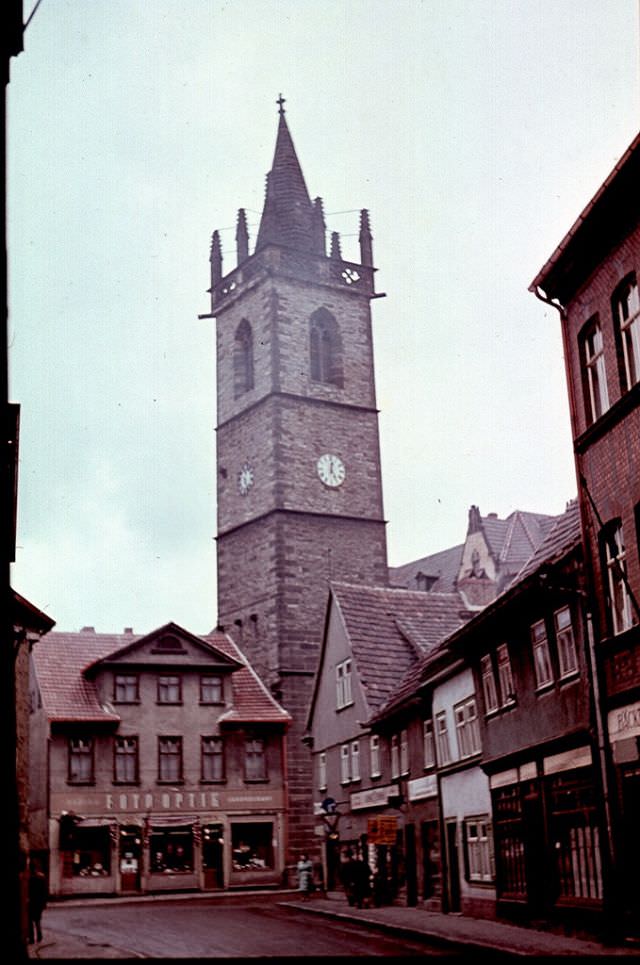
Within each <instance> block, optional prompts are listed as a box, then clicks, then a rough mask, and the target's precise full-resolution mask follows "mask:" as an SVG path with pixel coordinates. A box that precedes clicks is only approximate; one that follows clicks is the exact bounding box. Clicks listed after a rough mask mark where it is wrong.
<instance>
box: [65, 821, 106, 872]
mask: <svg viewBox="0 0 640 965" xmlns="http://www.w3.org/2000/svg"><path fill="white" fill-rule="evenodd" d="M69 859H70V860H69ZM63 874H64V876H65V877H80V878H104V877H106V876H107V875H109V874H111V834H110V829H109V826H108V825H102V826H101V827H98V828H82V827H76V829H75V831H74V835H73V850H72V851H71V852H69V853H68V854H67V855H65V860H64V862H63Z"/></svg>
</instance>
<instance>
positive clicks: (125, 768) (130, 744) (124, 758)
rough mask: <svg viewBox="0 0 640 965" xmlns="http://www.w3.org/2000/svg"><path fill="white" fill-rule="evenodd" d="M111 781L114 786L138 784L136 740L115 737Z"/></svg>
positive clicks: (133, 738) (134, 738)
mask: <svg viewBox="0 0 640 965" xmlns="http://www.w3.org/2000/svg"><path fill="white" fill-rule="evenodd" d="M113 750H114V761H113V780H114V783H115V784H137V782H138V738H137V737H116V738H115V739H114V747H113Z"/></svg>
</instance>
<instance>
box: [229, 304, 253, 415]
mask: <svg viewBox="0 0 640 965" xmlns="http://www.w3.org/2000/svg"><path fill="white" fill-rule="evenodd" d="M252 388H253V333H252V331H251V325H249V322H248V321H247V320H246V318H243V319H242V321H241V322H240V324H239V325H238V328H237V329H236V334H235V339H234V344H233V392H234V396H235V398H236V399H237V398H238V396H240V395H243V394H244V393H245V392H248V391H249V389H252Z"/></svg>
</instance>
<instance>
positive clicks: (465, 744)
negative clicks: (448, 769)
mask: <svg viewBox="0 0 640 965" xmlns="http://www.w3.org/2000/svg"><path fill="white" fill-rule="evenodd" d="M453 718H454V720H455V722H456V736H457V738H458V752H459V754H460V757H472V756H473V755H474V754H478V753H479V752H480V749H481V748H480V727H479V724H478V711H477V708H476V699H475V697H468V698H467V699H466V700H462V701H460V703H459V704H456V705H455V707H454V708H453Z"/></svg>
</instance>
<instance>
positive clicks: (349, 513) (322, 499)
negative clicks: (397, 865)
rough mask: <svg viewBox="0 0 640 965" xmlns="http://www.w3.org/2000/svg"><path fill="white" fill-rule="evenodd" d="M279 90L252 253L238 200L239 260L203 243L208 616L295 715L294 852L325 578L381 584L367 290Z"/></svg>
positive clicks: (363, 236)
mask: <svg viewBox="0 0 640 965" xmlns="http://www.w3.org/2000/svg"><path fill="white" fill-rule="evenodd" d="M283 103H284V102H283V101H282V100H281V101H280V117H279V124H278V134H277V140H276V147H275V153H274V158H273V163H272V166H271V170H270V172H269V174H268V176H267V185H266V195H265V202H264V209H263V212H262V217H261V220H260V227H259V230H258V234H257V239H256V242H255V247H254V250H253V252H252V253H251V254H250V253H249V237H248V231H247V224H246V218H245V214H244V210H242V209H241V210H240V212H239V215H238V222H237V232H236V241H237V266H236V267H235V268H234V269H233V270H232V271H228V272H227V273H226V274H225V273H224V272H223V268H222V252H221V245H220V238H219V234H218V232H217V231H216V232H214V234H213V239H212V246H211V256H210V261H211V315H212V316H215V318H216V320H217V324H216V337H217V348H216V352H217V421H218V427H217V468H218V473H217V497H218V537H217V539H218V553H217V556H218V620H219V624H220V626H222V627H224V629H225V630H227V631H228V632H230V633H232V634H233V636H234V638H235V639H236V640H237V641H238V642H239V643H240V645H241V646H242V648H243V650H244V651H245V652H246V653H247V654H248V655H249V656H250V659H251V661H252V664H253V665H254V666H255V668H256V669H257V670H258V672H259V673H260V675H261V677H262V679H263V680H264V681H265V682H266V683H267V684H268V686H269V687H270V688H271V690H272V692H273V693H274V694H275V695H276V696H277V698H278V699H279V700H281V702H282V704H283V706H284V707H286V708H287V710H288V711H289V712H290V714H291V716H292V730H291V735H290V741H289V749H290V752H289V762H290V770H289V774H290V798H289V800H290V825H289V827H290V846H291V847H290V860H293V858H294V857H295V855H296V854H297V852H299V851H300V850H309V849H312V848H313V847H314V840H313V837H312V817H311V816H312V799H311V791H310V788H311V770H310V762H309V755H308V752H307V750H306V748H305V747H304V746H303V744H302V741H301V738H302V736H303V733H304V725H305V719H306V713H307V709H308V704H309V699H310V696H311V684H312V679H313V673H314V670H315V666H316V662H317V657H318V651H319V646H320V638H321V634H322V622H323V616H324V608H325V603H326V596H327V586H328V581H329V580H330V579H340V580H349V581H351V582H357V583H368V584H379V585H385V584H386V583H387V580H388V574H387V553H386V535H385V522H384V519H383V509H382V483H381V474H380V453H379V440H378V413H377V409H376V397H375V385H374V373H373V349H372V334H371V313H370V301H371V299H372V298H374V297H376V296H375V289H374V271H375V269H374V267H373V259H372V242H371V232H370V229H369V219H368V214H367V212H366V211H364V210H363V211H362V213H361V217H360V261H359V262H358V263H353V262H349V261H346V260H345V259H343V258H342V255H341V251H340V239H339V237H338V235H337V234H335V233H334V234H333V235H332V239H331V245H330V251H329V254H327V251H326V238H325V234H326V232H325V224H324V217H323V208H322V201H321V199H320V198H316V199H315V201H313V202H312V201H311V199H310V196H309V193H308V191H307V187H306V184H305V181H304V177H303V174H302V170H301V168H300V164H299V162H298V158H297V156H296V151H295V148H294V145H293V141H292V139H291V135H290V132H289V129H288V126H287V122H286V120H285V114H284V108H283Z"/></svg>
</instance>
